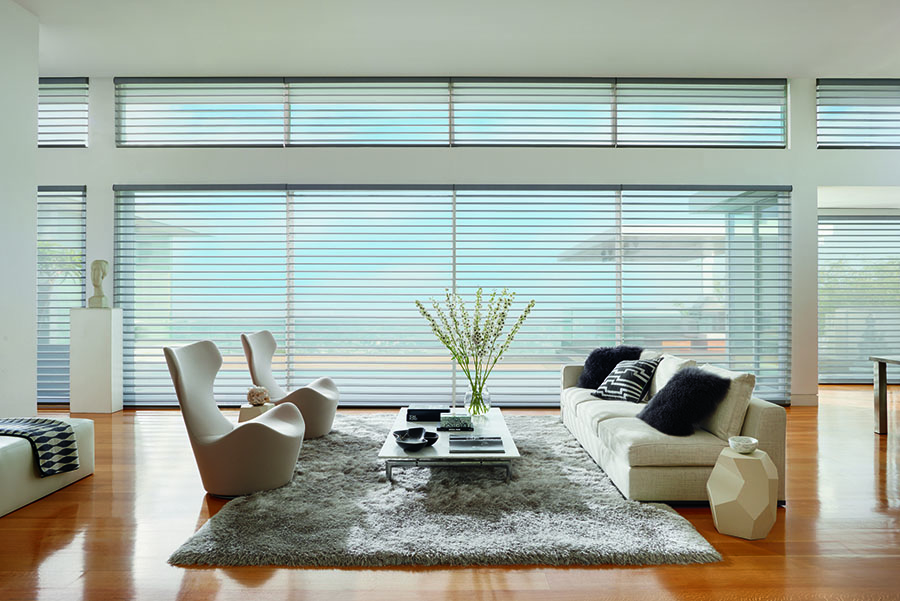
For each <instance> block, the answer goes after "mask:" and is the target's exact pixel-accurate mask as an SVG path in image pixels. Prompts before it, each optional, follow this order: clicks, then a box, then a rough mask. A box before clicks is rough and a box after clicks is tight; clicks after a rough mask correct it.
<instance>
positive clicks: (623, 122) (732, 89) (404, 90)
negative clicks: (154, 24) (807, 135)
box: [116, 78, 787, 147]
mask: <svg viewBox="0 0 900 601" xmlns="http://www.w3.org/2000/svg"><path fill="white" fill-rule="evenodd" d="M786 97H787V82H786V80H783V79H782V80H752V79H750V80H721V79H691V80H684V79H654V80H646V79H621V78H620V79H611V78H567V79H566V78H116V105H117V115H118V120H117V139H118V143H119V145H120V146H322V145H324V146H341V145H357V146H398V145H401V146H402V145H419V146H432V145H450V146H456V145H458V146H472V145H481V146H717V147H731V146H740V147H744V146H750V147H753V146H759V147H784V146H785V140H786V121H787V104H786Z"/></svg>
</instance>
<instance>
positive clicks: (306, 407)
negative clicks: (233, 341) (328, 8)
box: [241, 330, 341, 438]
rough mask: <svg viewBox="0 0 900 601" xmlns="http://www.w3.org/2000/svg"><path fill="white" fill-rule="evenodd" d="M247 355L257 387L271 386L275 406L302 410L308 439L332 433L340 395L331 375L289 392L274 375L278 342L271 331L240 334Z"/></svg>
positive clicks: (270, 394)
mask: <svg viewBox="0 0 900 601" xmlns="http://www.w3.org/2000/svg"><path fill="white" fill-rule="evenodd" d="M241 343H242V344H243V345H244V355H246V357H247V365H248V366H249V367H250V378H251V379H252V380H253V384H255V385H256V386H265V387H266V388H268V389H269V397H270V398H271V399H272V402H273V403H275V404H276V405H283V404H285V403H292V404H294V405H296V406H297V408H298V409H300V413H302V414H303V420H304V422H306V436H305V437H306V438H318V437H319V436H324V435H325V434H328V433H329V432H331V426H332V425H333V424H334V414H335V413H336V412H337V407H338V401H339V400H340V398H341V395H340V392H339V391H338V388H337V386H336V385H335V383H334V381H333V380H332V379H331V378H319V379H318V380H315V381H313V382H310V383H309V384H307V385H306V386H304V387H302V388H298V389H297V390H295V391H293V392H291V393H290V394H288V393H286V392H285V391H284V389H283V388H281V386H279V385H278V383H277V382H276V381H275V377H274V376H273V375H272V357H273V356H274V355H275V349H276V348H278V345H277V344H276V343H275V337H274V336H272V332H270V331H269V330H261V331H259V332H254V333H253V334H241Z"/></svg>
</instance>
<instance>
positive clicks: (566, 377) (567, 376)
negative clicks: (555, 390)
mask: <svg viewBox="0 0 900 601" xmlns="http://www.w3.org/2000/svg"><path fill="white" fill-rule="evenodd" d="M582 371H584V365H582V364H581V363H573V364H570V365H563V366H562V369H561V370H560V382H559V387H560V389H561V390H565V389H566V388H572V387H573V386H575V385H576V384H578V377H579V376H580V375H581V372H582Z"/></svg>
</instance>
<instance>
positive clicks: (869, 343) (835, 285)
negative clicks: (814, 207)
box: [819, 215, 900, 383]
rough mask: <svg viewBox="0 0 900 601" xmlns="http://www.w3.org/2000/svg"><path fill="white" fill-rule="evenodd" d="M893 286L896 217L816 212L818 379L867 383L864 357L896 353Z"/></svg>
mask: <svg viewBox="0 0 900 601" xmlns="http://www.w3.org/2000/svg"><path fill="white" fill-rule="evenodd" d="M897 290H900V217H877V216H865V215H859V216H853V215H833V216H829V215H820V216H819V381H820V382H823V383H871V382H872V362H871V361H869V360H868V359H869V356H871V355H884V354H888V355H890V354H896V352H897V348H898V347H900V296H898V295H897ZM888 376H889V377H890V378H891V382H896V381H900V378H897V376H896V374H893V375H892V371H891V370H888Z"/></svg>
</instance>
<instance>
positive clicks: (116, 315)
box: [69, 308, 122, 413]
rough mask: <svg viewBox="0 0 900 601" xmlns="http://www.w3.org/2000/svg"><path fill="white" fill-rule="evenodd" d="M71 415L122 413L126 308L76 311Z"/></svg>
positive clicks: (72, 337)
mask: <svg viewBox="0 0 900 601" xmlns="http://www.w3.org/2000/svg"><path fill="white" fill-rule="evenodd" d="M70 317H71V332H70V341H69V379H70V389H71V402H70V405H69V411H70V412H71V413H115V412H116V411H121V410H122V309H115V308H111V309H72V310H71V311H70Z"/></svg>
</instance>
